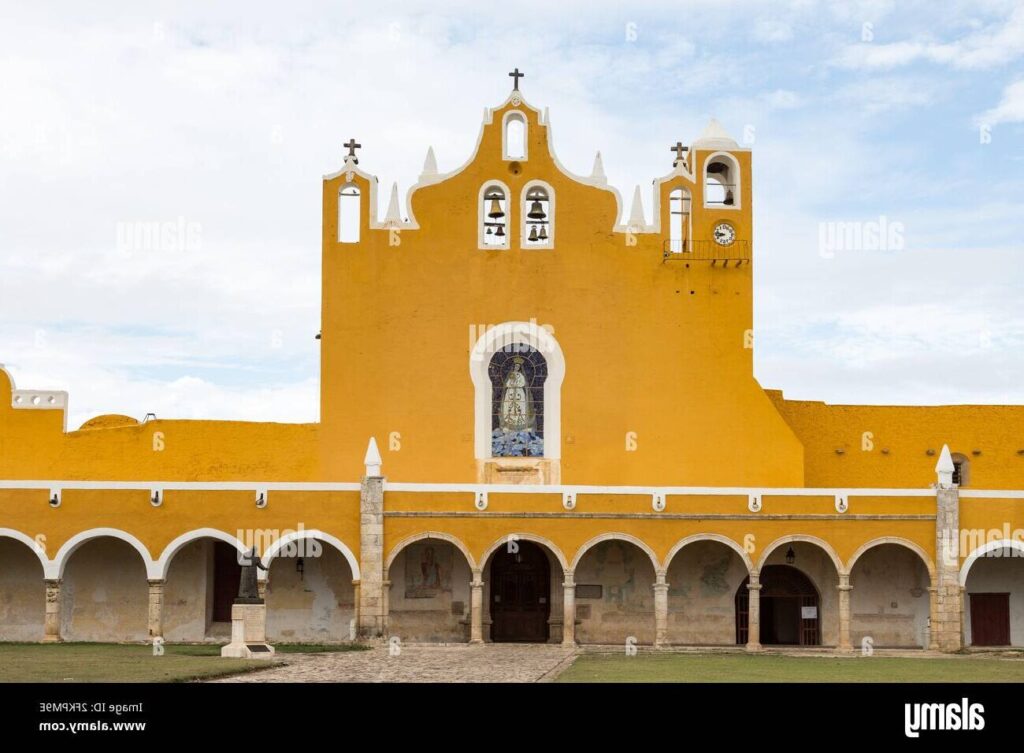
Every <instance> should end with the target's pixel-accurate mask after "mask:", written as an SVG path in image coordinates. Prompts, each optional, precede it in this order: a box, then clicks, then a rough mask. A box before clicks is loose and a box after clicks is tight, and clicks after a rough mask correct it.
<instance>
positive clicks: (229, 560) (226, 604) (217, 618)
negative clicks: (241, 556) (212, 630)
mask: <svg viewBox="0 0 1024 753" xmlns="http://www.w3.org/2000/svg"><path fill="white" fill-rule="evenodd" d="M241 579H242V566H241V565H240V564H238V550H237V549H235V548H234V547H233V546H231V544H227V543H225V542H223V541H215V542H213V618H212V621H213V622H231V605H232V604H233V603H234V601H235V597H236V596H238V584H239V581H241Z"/></svg>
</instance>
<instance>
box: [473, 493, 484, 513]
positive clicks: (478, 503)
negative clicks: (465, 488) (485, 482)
mask: <svg viewBox="0 0 1024 753" xmlns="http://www.w3.org/2000/svg"><path fill="white" fill-rule="evenodd" d="M473 506H474V507H476V509H477V510H480V511H481V512H483V511H484V510H486V509H487V492H485V491H478V492H477V493H476V499H475V500H474V501H473Z"/></svg>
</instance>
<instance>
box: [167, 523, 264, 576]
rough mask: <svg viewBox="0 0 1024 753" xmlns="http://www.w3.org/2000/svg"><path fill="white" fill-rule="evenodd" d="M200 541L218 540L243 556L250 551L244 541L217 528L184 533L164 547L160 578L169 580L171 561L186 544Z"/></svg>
mask: <svg viewBox="0 0 1024 753" xmlns="http://www.w3.org/2000/svg"><path fill="white" fill-rule="evenodd" d="M198 539H216V540H217V541H223V542H224V543H226V544H230V545H231V546H233V547H234V548H235V549H237V550H238V551H239V552H240V553H242V554H245V553H246V552H248V551H249V550H248V549H247V548H246V546H245V544H244V543H243V542H242V541H240V540H239V539H238V538H237V537H235V536H232V535H231V534H230V533H225V532H224V531H221V530H218V529H216V528H197V529H196V530H194V531H189V532H188V533H183V534H182V535H181V536H179V537H178V538H176V539H174V541H172V542H171V543H170V544H168V545H167V546H165V547H164V551H163V552H162V553H161V554H160V559H158V560H157V561H156V569H157V572H158V573H159V576H158V577H159V578H160V579H161V580H165V579H166V578H167V571H168V570H169V569H170V567H171V560H172V559H174V555H175V554H177V553H178V551H179V550H180V549H181V548H182V547H184V546H185V545H186V544H190V543H191V542H193V541H196V540H198Z"/></svg>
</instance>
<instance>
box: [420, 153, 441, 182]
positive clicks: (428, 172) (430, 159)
mask: <svg viewBox="0 0 1024 753" xmlns="http://www.w3.org/2000/svg"><path fill="white" fill-rule="evenodd" d="M436 175H437V159H436V158H435V157H434V147H432V146H428V147H427V158H426V159H425V160H423V172H422V173H420V180H423V179H424V178H433V177H435V176H436Z"/></svg>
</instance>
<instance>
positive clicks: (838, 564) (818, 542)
mask: <svg viewBox="0 0 1024 753" xmlns="http://www.w3.org/2000/svg"><path fill="white" fill-rule="evenodd" d="M797 541H800V542H803V543H805V544H814V545H815V546H817V547H818V548H819V549H821V550H823V551H824V552H825V554H827V555H828V557H829V559H831V560H832V564H833V565H835V568H836V573H838V574H839V575H846V574H847V573H846V570H844V569H843V562H842V560H840V559H839V555H838V554H836V550H835V549H833V548H832V546H831V545H830V544H829V543H828V542H827V541H825V540H824V539H819V538H818V537H817V536H807V535H805V534H802V533H794V534H790V535H789V536H783V537H781V538H778V539H775V541H773V542H772V543H771V544H769V545H768V547H767V548H766V549H765V550H764V554H762V555H761V559H760V560H758V563H757V572H758V573H760V572H761V570H762V569H763V568H764V565H765V562H767V561H768V557H770V556H771V553H772V552H774V551H775V550H776V549H778V548H779V547H780V546H782V545H783V544H791V543H793V542H797Z"/></svg>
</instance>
